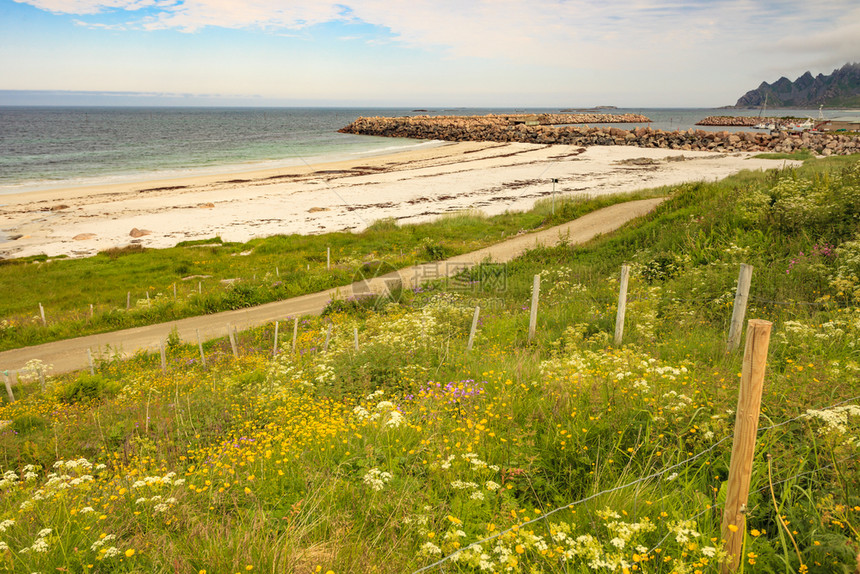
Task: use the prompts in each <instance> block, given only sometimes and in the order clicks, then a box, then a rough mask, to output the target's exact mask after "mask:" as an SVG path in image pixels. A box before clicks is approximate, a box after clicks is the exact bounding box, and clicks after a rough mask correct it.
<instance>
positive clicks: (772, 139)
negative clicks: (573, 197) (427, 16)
mask: <svg viewBox="0 0 860 574" xmlns="http://www.w3.org/2000/svg"><path fill="white" fill-rule="evenodd" d="M553 115H563V116H567V117H570V116H568V115H567V114H553ZM571 115H573V114H571ZM586 115H594V116H603V115H610V114H586ZM524 118H530V116H494V115H490V116H437V117H428V116H414V117H399V118H387V117H361V118H358V119H357V120H355V121H354V122H352V123H351V124H349V125H348V126H346V127H344V128H342V129H341V130H340V131H341V132H343V133H351V134H359V135H373V136H384V137H401V138H417V139H435V140H443V141H494V142H520V143H536V144H565V145H577V146H592V145H629V146H636V147H649V148H665V149H675V150H684V151H716V152H724V153H725V152H735V151H748V152H777V153H791V152H793V151H797V150H800V149H809V150H813V151H815V152H816V153H819V154H822V155H849V154H853V153H860V138H858V137H857V136H850V135H837V134H832V133H821V134H811V133H808V132H805V133H785V132H781V133H778V134H773V135H771V134H766V133H752V132H735V133H729V132H725V131H722V132H706V131H703V130H697V129H689V130H683V131H671V132H670V131H663V130H652V129H651V128H648V127H638V128H634V129H632V130H623V129H619V128H614V127H589V126H578V125H564V126H558V125H547V124H539V123H538V124H537V125H533V124H534V121H533V120H532V121H528V122H527V121H526V120H524ZM620 121H625V122H626V121H629V120H620ZM566 123H573V122H566ZM600 123H607V122H605V121H601V122H600Z"/></svg>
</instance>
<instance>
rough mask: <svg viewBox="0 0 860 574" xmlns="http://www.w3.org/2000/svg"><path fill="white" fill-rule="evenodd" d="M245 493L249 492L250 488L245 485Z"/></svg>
mask: <svg viewBox="0 0 860 574" xmlns="http://www.w3.org/2000/svg"><path fill="white" fill-rule="evenodd" d="M245 494H251V489H250V488H248V487H247V486H246V487H245Z"/></svg>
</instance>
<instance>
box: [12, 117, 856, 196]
mask: <svg viewBox="0 0 860 574" xmlns="http://www.w3.org/2000/svg"><path fill="white" fill-rule="evenodd" d="M560 111H561V110H560V109H559V108H438V109H422V110H414V109H406V108H217V107H211V108H199V107H194V108H192V107H188V108H168V107H147V108H143V107H140V108H133V107H41V106H40V107H12V106H9V107H0V195H3V194H10V193H24V192H30V191H41V190H46V189H57V188H69V187H81V186H90V185H101V184H110V183H125V182H138V181H152V180H156V179H169V178H175V177H183V176H196V175H207V174H229V173H239V172H243V171H256V170H260V169H268V168H277V167H285V166H296V165H312V164H315V163H321V162H326V161H337V160H344V159H354V158H360V157H369V156H378V155H386V154H390V153H394V152H398V151H406V150H410V149H417V148H421V147H430V146H434V145H439V144H440V142H435V141H422V140H414V139H404V138H383V137H374V136H359V135H352V134H342V133H338V129H340V128H342V127H344V126H346V125H347V124H349V123H350V122H352V121H353V120H355V119H356V118H358V117H360V116H404V115H484V114H490V113H493V114H506V113H528V114H532V113H544V112H546V113H558V112H560ZM577 111H580V110H577ZM582 111H594V112H603V113H618V114H621V113H641V114H643V115H646V116H648V117H649V118H650V119H651V120H652V122H651V123H650V124H647V125H649V126H650V127H651V128H654V129H663V130H678V129H680V130H685V129H689V128H692V127H694V126H695V123H696V122H698V121H699V120H701V119H702V118H705V117H707V116H711V115H757V114H759V111H757V110H726V109H701V108H700V109H692V108H650V109H648V108H638V109H637V108H624V109H617V108H616V109H598V110H582ZM772 113H773V114H776V113H778V114H779V115H780V116H796V117H802V118H805V117H808V116H809V115H810V114H812V115H814V116H815V117H817V114H818V112H817V111H810V110H778V111H774V112H772ZM855 113H856V112H855ZM844 115H845V112H840V111H833V110H828V111H826V112H825V116H824V117H826V118H829V117H837V116H844ZM595 125H600V124H595ZM612 125H615V126H616V127H619V128H622V129H631V128H633V127H636V126H638V125H642V124H612ZM700 129H709V130H714V131H718V130H730V129H731V128H722V127H720V128H700ZM739 129H741V128H739Z"/></svg>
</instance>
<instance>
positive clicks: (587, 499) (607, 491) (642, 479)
mask: <svg viewBox="0 0 860 574" xmlns="http://www.w3.org/2000/svg"><path fill="white" fill-rule="evenodd" d="M858 400H860V396H856V397H852V398H850V399H845V400H843V401H840V402H838V403H834V404H832V405H829V406H827V407H820V408H817V409H814V410H829V409H833V408H836V407H838V406H842V405H844V404H847V403H850V402H855V401H858ZM807 416H808V415H807V414H806V413H804V414H802V415H798V416H796V417H793V418H790V419H788V420H785V421H782V422H780V423H776V424H772V425H769V426H766V427H761V428H759V429H758V432H757V433H756V434H757V435H761V434H763V433H765V432H767V431H770V430H773V429H775V428H779V427H782V426H784V425H787V424H789V423H792V422H795V421H798V420H800V419H803V418H807ZM733 438H734V437H733V436H731V435H730V436H726V437H723V438H722V439H720V440H719V441H717V442H715V443H714V444H712V445H711V446H709V447H708V448H706V449H705V450H703V451H701V452H699V453H697V454H695V455H693V456H691V457H689V458H686V459H684V460H682V461H681V462H678V463H675V464H673V465H670V466H667V467H665V468H663V469H660V470H658V471H656V472H653V473H651V474H649V475H647V476H643V477H640V478H638V479H636V480H633V481H630V482H628V483H626V484H622V485H619V486H615V487H612V488H607V489H605V490H601V491H600V492H597V493H595V494H592V495H590V496H587V497H585V498H581V499H579V500H576V501H574V502H571V503H569V504H566V505H564V506H559V507H558V508H555V509H553V510H551V511H549V512H546V513H544V514H542V515H541V516H538V517H536V518H533V519H531V520H527V521H526V522H522V523H518V524H516V525H514V526H512V527H510V528H507V529H505V530H502V531H500V532H497V533H495V534H493V535H491V536H487V537H485V538H482V539H481V540H477V541H475V542H472V543H471V544H469V545H468V546H464V547H463V548H459V549H457V550H456V551H454V552H452V553H451V554H449V555H447V556H445V557H444V558H442V559H440V560H437V561H436V562H433V563H432V564H428V565H427V566H424V567H422V568H419V569H418V570H414V571H413V572H412V574H420V573H421V572H427V571H429V570H432V569H434V568H436V567H437V566H442V565H443V564H445V563H446V562H448V561H449V560H451V559H452V558H453V557H454V556H456V555H458V554H460V553H462V552H465V551H466V550H469V549H470V548H474V547H475V546H480V545H483V544H485V543H487V542H490V541H492V540H495V539H497V538H500V537H501V536H504V535H505V534H508V533H509V532H513V531H515V530H518V529H520V528H522V527H523V526H528V525H530V524H535V523H537V522H541V521H544V520H546V519H547V518H549V517H550V516H552V515H554V514H557V513H559V512H562V511H564V510H570V509H572V508H574V507H576V506H579V505H580V504H584V503H586V502H590V501H591V500H594V499H596V498H599V497H601V496H604V495H607V494H612V493H613V492H617V491H619V490H624V489H626V488H630V487H632V486H636V485H638V484H641V483H644V482H648V481H650V480H652V479H654V478H658V477H661V476H663V475H664V474H666V473H667V472H670V471H672V470H675V469H676V468H680V467H682V466H684V465H687V464H689V463H690V462H693V461H694V460H697V459H699V458H701V457H703V456H704V455H706V454H707V453H709V452H711V451H713V450H714V449H716V448H717V447H718V446H720V445H721V444H723V443H725V442H727V441H728V440H729V439H733ZM853 458H854V457H850V456H849V457H845V458H844V459H842V460H840V461H837V462H844V461H845V460H850V459H853ZM835 464H836V462H834V463H830V464H827V465H825V466H821V467H818V468H815V469H812V470H808V471H805V472H800V473H797V474H795V475H792V476H790V477H788V478H785V479H782V480H780V481H778V482H774V483H772V484H773V486H776V485H779V484H783V483H784V482H788V481H789V480H793V479H795V478H798V477H800V476H805V475H808V474H813V473H816V472H821V471H822V470H826V469H828V468H830V467H832V466H834V465H835ZM770 486H771V485H770V484H768V486H767V487H762V488H761V489H759V490H757V491H754V492H755V493H759V492H762V491H764V490H766V489H768V488H770ZM713 508H714V507H713V506H708V507H707V508H705V509H704V510H702V511H701V512H699V513H697V514H694V515H693V516H691V517H689V518H687V519H686V520H695V519H696V518H698V517H699V516H701V515H703V514H705V513H706V512H709V511H711V510H712V509H713ZM670 534H671V532H670V533H667V534H666V535H665V536H664V537H663V538H662V539H661V540H660V541H659V542H658V543H657V545H655V546H654V547H653V548H652V549H651V550H649V552H648V554H651V553H653V551H654V550H656V549H657V548H659V547H660V545H661V544H662V543H663V542H664V541H665V540H666V539H667V538H668V537H669V535H670Z"/></svg>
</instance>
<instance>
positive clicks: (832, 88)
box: [735, 63, 860, 108]
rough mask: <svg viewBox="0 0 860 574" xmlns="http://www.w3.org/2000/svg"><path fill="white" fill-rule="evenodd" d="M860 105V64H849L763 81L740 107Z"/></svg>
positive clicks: (739, 102)
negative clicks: (818, 71)
mask: <svg viewBox="0 0 860 574" xmlns="http://www.w3.org/2000/svg"><path fill="white" fill-rule="evenodd" d="M765 97H767V107H768V108H771V107H773V108H810V107H812V108H817V107H818V106H820V105H822V104H823V105H824V107H825V108H860V64H857V63H853V64H845V65H844V66H842V68H840V69H838V70H833V73H832V74H830V75H829V76H825V75H823V74H818V75H817V76H814V77H813V75H812V74H810V73H809V72H806V73H805V74H803V75H802V76H800V77H799V78H797V79H796V80H795V81H793V82H792V81H791V80H789V79H788V78H786V77H785V76H783V77H782V78H780V79H778V80H777V81H775V82H774V83H773V84H768V83H767V82H762V83H761V85H760V86H759V87H758V88H756V89H755V90H750V91H749V92H747V93H746V94H744V95H743V96H742V97H741V98H740V99H739V100H738V103H737V104H735V107H736V108H759V107H761V106H762V105H763V104H764V100H765Z"/></svg>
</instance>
